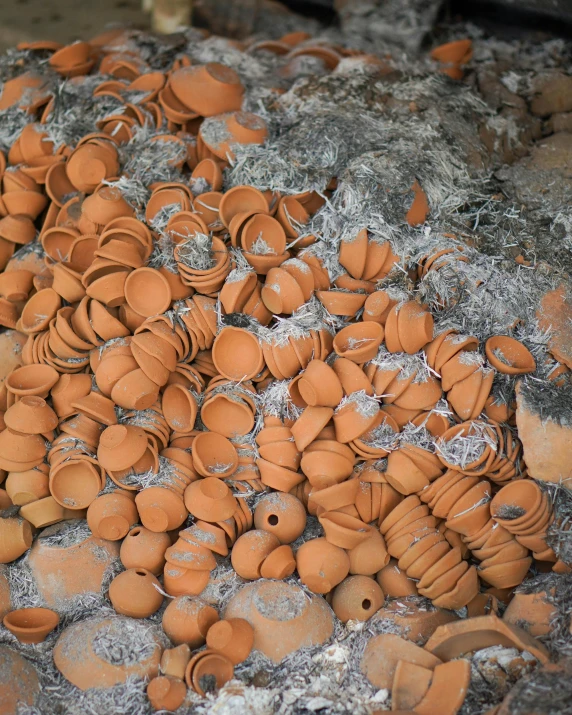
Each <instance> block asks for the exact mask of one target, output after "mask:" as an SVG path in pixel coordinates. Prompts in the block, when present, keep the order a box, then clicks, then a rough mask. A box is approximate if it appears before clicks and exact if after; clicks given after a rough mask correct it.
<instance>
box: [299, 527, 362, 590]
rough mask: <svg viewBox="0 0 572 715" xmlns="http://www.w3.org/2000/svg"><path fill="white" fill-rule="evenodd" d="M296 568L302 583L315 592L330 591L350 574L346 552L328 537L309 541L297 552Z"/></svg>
mask: <svg viewBox="0 0 572 715" xmlns="http://www.w3.org/2000/svg"><path fill="white" fill-rule="evenodd" d="M296 568H297V570H298V575H299V576H300V580H301V581H302V583H303V584H304V585H305V586H307V587H308V588H309V589H310V591H313V592H314V593H328V592H329V591H331V590H332V589H333V588H334V587H335V586H337V585H338V584H339V583H341V582H342V581H343V580H344V578H345V577H346V576H347V575H348V573H349V569H350V564H349V557H348V555H347V554H346V552H345V551H344V550H343V549H341V548H339V547H338V546H334V545H333V544H330V543H329V542H328V541H326V539H323V538H318V539H312V540H310V541H307V542H306V543H305V544H303V545H302V546H301V547H300V548H299V549H298V551H297V553H296Z"/></svg>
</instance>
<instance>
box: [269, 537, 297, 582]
mask: <svg viewBox="0 0 572 715" xmlns="http://www.w3.org/2000/svg"><path fill="white" fill-rule="evenodd" d="M295 570H296V559H295V558H294V554H293V553H292V549H291V548H290V546H289V545H288V544H284V545H283V546H279V547H278V548H277V549H274V551H272V552H271V553H270V554H268V556H267V557H266V558H265V559H264V562H263V564H262V566H261V567H260V575H261V576H262V578H269V579H277V580H281V579H284V578H286V577H287V576H291V575H292V574H293V573H294V571H295Z"/></svg>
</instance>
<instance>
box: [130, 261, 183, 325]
mask: <svg viewBox="0 0 572 715" xmlns="http://www.w3.org/2000/svg"><path fill="white" fill-rule="evenodd" d="M171 299H172V294H171V286H170V285H169V282H168V281H167V279H166V278H165V276H164V275H163V274H162V273H160V272H159V271H157V270H155V269H154V268H137V269H136V270H134V271H132V272H131V273H129V275H128V276H127V280H126V281H125V300H126V301H127V303H128V305H129V307H130V308H132V309H133V310H134V311H135V312H136V313H138V314H139V315H142V316H144V317H146V318H149V317H151V316H153V315H158V314H159V313H164V312H165V311H166V310H167V309H168V308H169V307H170V305H171Z"/></svg>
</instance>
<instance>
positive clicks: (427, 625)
mask: <svg viewBox="0 0 572 715" xmlns="http://www.w3.org/2000/svg"><path fill="white" fill-rule="evenodd" d="M457 618H458V616H457V615H456V614H455V613H454V612H453V611H446V610H445V609H443V608H422V607H420V606H418V605H416V604H415V603H413V602H411V603H409V602H403V601H399V600H397V601H389V602H388V604H387V606H385V607H384V608H381V609H380V610H379V611H378V612H377V613H376V614H375V617H374V620H378V619H382V620H390V621H392V622H393V623H394V624H395V625H396V626H397V627H398V628H399V629H400V631H402V633H401V635H402V637H403V638H405V639H406V640H408V641H412V642H413V643H417V644H423V643H425V642H426V641H427V639H428V638H429V637H430V636H431V634H432V633H433V631H434V630H435V629H436V628H437V627H438V626H443V625H445V624H446V623H451V621H456V620H457Z"/></svg>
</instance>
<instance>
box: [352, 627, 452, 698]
mask: <svg viewBox="0 0 572 715" xmlns="http://www.w3.org/2000/svg"><path fill="white" fill-rule="evenodd" d="M442 627H444V628H446V626H442ZM400 660H403V661H405V662H406V663H412V664H413V665H420V666H421V667H423V668H428V669H429V670H433V669H434V668H435V666H436V665H439V664H440V663H441V660H440V658H439V657H438V656H436V655H433V654H432V653H429V652H428V651H427V650H423V648H420V647H419V646H416V645H415V644H414V643H411V642H410V641H406V640H405V639H404V638H400V637H399V636H396V635H395V634H393V633H382V634H381V635H379V636H374V637H373V638H372V639H371V640H370V641H369V642H368V644H367V646H366V648H365V651H364V654H363V657H362V659H361V665H360V667H361V671H362V673H363V674H364V675H365V676H366V678H367V679H368V680H369V682H370V683H371V684H372V685H373V686H375V687H376V688H388V689H389V688H391V685H392V682H393V676H394V675H395V669H396V668H397V664H398V663H399V661H400Z"/></svg>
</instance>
